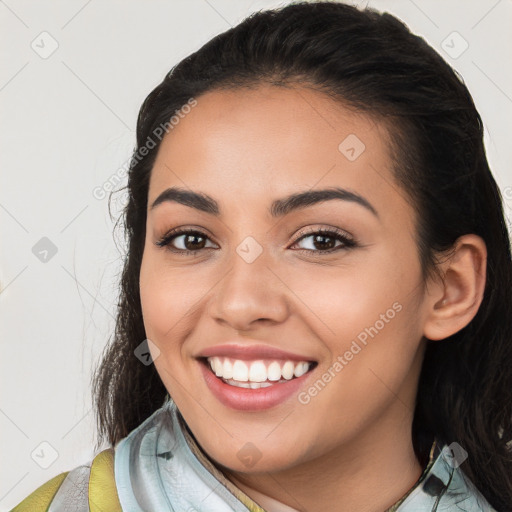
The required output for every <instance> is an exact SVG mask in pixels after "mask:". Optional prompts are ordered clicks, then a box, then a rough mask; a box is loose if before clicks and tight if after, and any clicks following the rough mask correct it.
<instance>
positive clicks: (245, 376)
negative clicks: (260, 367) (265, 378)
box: [233, 359, 249, 382]
mask: <svg viewBox="0 0 512 512" xmlns="http://www.w3.org/2000/svg"><path fill="white" fill-rule="evenodd" d="M233 379H234V380H239V381H242V382H247V381H248V380H249V368H247V365H246V364H245V363H244V362H243V361H240V360H239V359H237V360H236V361H235V363H234V364H233Z"/></svg>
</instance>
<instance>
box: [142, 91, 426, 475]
mask: <svg viewBox="0 0 512 512" xmlns="http://www.w3.org/2000/svg"><path fill="white" fill-rule="evenodd" d="M196 99H197V105H196V106H194V107H191V109H190V112H189V113H188V114H186V115H183V117H182V118H180V120H179V123H178V124H177V125H175V126H174V128H173V129H172V130H171V131H170V132H169V133H168V134H167V135H166V136H165V137H164V140H163V142H162V144H161V147H160V149H159V152H158V156H157V159H156V162H155V165H154V168H153V170H152V174H151V180H150V187H149V196H148V212H147V232H146V240H145V248H144V256H143V261H142V268H141V273H140V291H141V301H142V310H143V316H144V325H145V329H146V334H147V337H148V339H149V340H150V341H151V342H152V343H153V344H154V345H153V347H155V346H156V347H157V348H158V350H156V349H155V348H153V350H152V352H153V354H154V357H155V365H156V369H157V371H158V373H159V375H160V377H161V379H162V381H163V383H164V385H165V386H166V388H167V390H168V391H169V393H170V395H171V396H172V397H173V399H174V401H175V402H176V403H177V406H178V408H179V410H180V411H181V413H182V415H183V416H184V418H185V420H186V422H187V424H188V425H189V427H190V429H191V430H192V432H193V433H194V435H195V437H196V439H197V441H198V442H199V443H200V445H201V446H202V447H203V449H204V450H205V451H206V452H207V453H208V454H209V455H210V456H211V457H212V458H213V459H214V460H215V461H216V462H217V463H219V464H220V465H222V466H225V467H227V468H230V469H232V470H233V471H241V472H251V471H254V472H259V471H277V470H280V469H286V468H291V467H295V466H298V465H300V464H304V463H311V462H313V461H314V460H321V459H322V458H323V459H325V458H329V457H331V456H332V457H334V456H336V454H339V453H343V454H344V455H345V456H348V457H351V456H353V457H356V456H359V457H362V458H363V459H364V457H365V453H367V454H368V457H371V454H372V452H373V450H374V448H375V447H376V446H377V445H378V444H379V443H381V442H382V439H384V438H386V436H397V435H398V436H403V439H409V440H410V424H411V421H412V416H413V410H414V400H415V394H416V386H417V379H418V375H419V371H420V368H421V362H422V356H423V350H424V343H423V341H424V338H423V334H424V333H423V326H424V322H425V312H426V309H427V296H426V295H425V292H424V288H423V286H422V281H421V270H420V264H419V258H418V253H417V248H416V245H415V241H414V210H413V207H412V206H411V205H410V204H409V203H408V201H407V199H406V196H405V193H404V192H403V190H402V189H400V188H399V187H398V185H397V184H396V183H395V181H394V179H393V176H392V172H391V165H392V164H391V157H390V148H389V144H388V142H387V140H388V139H387V132H386V130H385V129H384V127H383V126H382V125H379V124H378V123H376V122H374V121H372V120H371V119H369V118H368V117H364V116H362V115H361V114H356V113H354V112H353V111H349V110H348V109H346V108H344V107H343V106H342V105H341V104H339V103H336V102H334V101H333V100H331V99H329V98H328V97H326V96H324V95H322V94H320V93H318V92H314V91H312V90H309V89H305V88H297V89H287V88H277V87H272V86H260V87H258V88H256V89H253V90H236V91H215V92H209V93H206V94H204V95H203V96H200V97H199V98H196ZM187 111H188V109H187ZM170 188H179V189H181V190H182V191H184V193H185V194H201V195H203V197H204V196H208V198H209V201H214V204H213V205H212V204H207V201H205V200H204V199H203V200H202V201H199V200H198V199H197V200H191V199H190V198H187V197H188V196H185V195H181V196H179V195H176V194H174V195H170V194H168V196H167V200H165V198H163V199H162V200H161V201H159V204H158V205H157V206H155V207H153V208H152V205H153V203H154V201H155V200H156V199H157V198H159V196H160V195H161V194H162V193H164V192H165V191H166V190H168V189H170ZM324 190H338V192H339V195H338V196H335V195H331V196H330V199H326V198H325V197H324V199H323V200H321V201H318V200H317V199H319V196H317V195H315V193H316V192H317V191H324ZM343 190H345V191H347V192H343ZM348 192H350V194H352V195H349V194H348ZM297 194H298V195H299V199H298V200H295V201H293V200H292V201H289V200H287V198H289V197H290V196H293V195H297ZM302 194H306V196H305V198H306V200H303V199H304V197H303V198H302V199H300V197H301V196H300V195H302ZM308 197H309V199H307V198H308ZM184 203H186V204H184ZM177 228H180V229H190V230H194V231H196V232H198V233H196V234H195V235H192V236H190V235H186V234H185V235H183V234H181V235H179V234H178V235H177V236H174V238H171V239H170V241H169V240H168V241H169V243H168V245H166V246H158V245H157V242H158V241H159V240H160V239H161V238H162V237H164V235H166V233H168V232H169V231H170V230H171V229H177ZM320 230H325V231H327V232H328V233H327V234H326V233H321V232H320V233H319V231H320ZM340 236H341V238H340ZM343 237H345V238H346V239H348V240H349V241H347V240H345V239H344V238H343ZM350 240H351V241H352V242H350ZM194 249H195V251H196V252H193V253H186V252H185V251H186V250H189V251H192V250H194ZM173 250H174V252H173ZM150 346H151V344H150ZM219 346H223V347H224V348H223V351H222V350H221V351H219V352H218V353H217V357H218V359H217V361H216V362H215V363H213V364H214V367H216V368H218V371H219V374H220V375H221V376H224V377H225V378H226V379H228V378H229V377H231V378H233V376H234V377H235V379H236V380H238V381H242V382H245V381H244V379H247V378H250V381H253V382H255V386H254V389H252V388H251V387H245V388H244V387H240V386H232V385H230V384H228V383H225V382H224V381H223V380H222V378H221V377H217V376H215V375H214V373H213V372H212V371H211V370H209V369H208V368H209V365H208V361H206V363H205V360H204V359H201V358H200V357H199V356H202V355H205V354H206V355H208V354H209V353H213V352H210V351H211V350H212V349H215V348H216V347H219ZM269 348H270V349H278V350H281V351H285V352H286V353H287V354H276V353H274V354H273V353H271V352H269V351H267V352H265V350H264V349H269ZM237 349H238V351H237ZM247 349H252V351H251V350H247ZM158 351H159V352H158ZM255 361H259V362H258V363H255V364H253V363H254V362H255ZM287 361H288V362H287ZM300 361H304V362H305V363H308V364H304V365H303V364H301V363H300ZM212 362H213V360H212ZM312 362H314V363H312ZM306 368H309V371H308V372H307V373H305V374H303V375H301V372H302V371H304V370H305V369H306ZM233 372H234V373H233ZM293 372H296V374H297V375H299V377H295V373H293ZM292 374H293V375H294V376H293V377H292ZM291 377H292V378H291ZM262 379H266V381H265V384H264V385H263V387H259V384H257V381H261V380H262ZM275 379H279V380H284V382H277V381H276V380H275ZM242 385H244V384H242ZM245 385H246V386H250V384H248V383H246V384H245ZM319 458H320V459H319Z"/></svg>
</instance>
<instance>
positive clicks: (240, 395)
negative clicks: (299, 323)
mask: <svg viewBox="0 0 512 512" xmlns="http://www.w3.org/2000/svg"><path fill="white" fill-rule="evenodd" d="M198 362H199V366H200V367H201V371H202V372H203V377H204V380H205V381H206V384H207V386H208V387H209V388H210V391H211V392H212V393H213V394H214V395H215V396H216V397H217V399H218V400H219V401H220V402H221V403H223V404H224V405H225V406H226V407H230V408H232V409H238V410H240V411H261V410H263V409H269V408H270V407H274V406H276V405H278V404H280V403H282V402H284V401H285V400H287V399H288V398H290V396H292V395H293V394H295V393H297V392H298V390H299V389H300V387H301V386H302V385H303V384H304V382H305V380H306V379H307V378H308V377H309V375H310V373H311V371H308V372H306V373H305V374H304V375H301V376H300V377H295V378H293V379H290V380H289V381H287V382H280V383H276V384H273V385H272V386H268V387H265V388H258V389H249V388H240V387H236V386H230V385H229V384H226V383H225V382H224V381H222V379H220V378H219V377H217V376H216V375H215V374H214V373H213V372H212V371H211V370H209V369H208V367H207V366H206V364H208V363H206V364H204V363H203V362H201V361H198Z"/></svg>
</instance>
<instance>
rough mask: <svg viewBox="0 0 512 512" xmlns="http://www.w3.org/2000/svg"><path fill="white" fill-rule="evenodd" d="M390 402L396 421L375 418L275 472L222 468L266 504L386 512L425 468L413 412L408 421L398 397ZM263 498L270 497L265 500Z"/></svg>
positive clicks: (310, 510) (315, 510) (310, 511)
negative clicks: (339, 442)
mask: <svg viewBox="0 0 512 512" xmlns="http://www.w3.org/2000/svg"><path fill="white" fill-rule="evenodd" d="M394 407H396V408H398V409H400V408H402V422H401V423H400V424H398V425H397V424H396V418H397V416H396V414H397V412H396V410H395V411H394V412H393V413H392V414H390V415H388V418H393V421H392V422H391V423H394V424H392V425H389V424H387V423H390V422H389V421H387V420H386V418H379V419H378V420H377V421H375V422H374V423H372V426H371V427H370V428H368V429H367V431H366V432H360V433H358V435H357V436H356V437H357V438H353V439H351V440H350V442H347V443H344V444H343V445H341V446H338V447H337V448H336V449H334V450H331V451H329V453H327V454H325V455H323V456H320V457H317V458H316V459H314V460H310V461H307V462H304V463H301V464H299V465H296V466H294V467H292V468H289V469H286V470H281V471H277V472H273V473H259V474H250V473H239V472H232V471H231V470H227V468H223V472H224V474H225V475H226V477H227V478H228V479H229V480H231V481H232V482H233V483H234V484H235V485H237V486H238V487H239V488H240V489H242V491H244V492H245V494H247V495H248V496H249V497H250V498H251V499H253V500H254V501H255V502H256V503H258V504H260V505H261V506H262V507H264V508H268V506H269V505H271V506H273V505H274V504H275V501H274V500H277V501H278V502H280V503H283V504H285V505H287V506H288V507H291V509H292V510H307V511H308V512H320V511H322V512H323V511H325V510H350V511H351V512H363V511H364V512H384V511H385V510H387V509H388V508H389V507H391V506H392V505H393V504H395V503H396V502H397V501H398V500H400V498H402V497H403V496H404V494H406V493H407V492H408V491H409V490H410V489H411V487H413V486H414V484H415V483H416V482H417V480H418V479H419V477H420V476H421V473H422V471H423V468H422V467H421V465H420V463H419V461H418V460H417V458H416V456H415V453H414V449H413V445H412V439H411V423H412V415H411V414H409V413H410V411H407V414H406V416H408V420H409V421H407V420H405V418H404V417H403V413H404V411H403V409H404V405H403V404H402V403H401V402H399V401H396V402H395V404H394ZM388 412H391V411H388ZM403 420H405V421H403ZM266 497H269V498H270V500H268V501H267V503H265V501H266ZM266 505H267V507H266ZM276 508H277V507H275V508H273V509H276ZM283 510H285V508H283Z"/></svg>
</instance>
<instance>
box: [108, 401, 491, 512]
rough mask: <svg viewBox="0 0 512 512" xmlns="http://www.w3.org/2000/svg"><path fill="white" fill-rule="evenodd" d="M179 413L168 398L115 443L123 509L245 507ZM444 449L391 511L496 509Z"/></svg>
mask: <svg viewBox="0 0 512 512" xmlns="http://www.w3.org/2000/svg"><path fill="white" fill-rule="evenodd" d="M179 416H180V418H181V415H180V414H179V411H178V409H177V407H176V404H175V403H174V402H173V401H172V400H168V401H167V402H166V403H165V404H164V405H163V406H162V407H161V408H160V409H158V410H157V411H155V412H154V413H153V414H152V415H151V416H150V417H149V418H147V419H146V420H145V421H144V422H143V423H142V424H141V425H140V426H139V427H137V428H136V429H135V430H133V431H132V432H130V434H129V435H128V436H127V437H125V438H124V439H122V440H121V441H120V442H119V443H118V444H117V445H116V447H115V456H114V474H115V480H116V486H117V491H118V495H119V500H120V502H121V506H122V508H123V510H127V511H128V510H129V511H130V512H149V511H156V510H165V511H174V512H186V511H198V512H199V511H202V510H204V511H208V512H228V511H234V512H247V511H248V510H249V509H248V508H247V507H246V506H245V505H244V504H243V503H242V502H241V501H240V500H239V499H238V497H237V496H235V494H233V493H232V492H231V491H230V490H229V489H228V487H226V485H225V484H223V483H222V482H221V481H220V480H219V479H218V478H217V477H216V476H215V475H214V474H213V473H212V472H211V471H209V470H208V468H207V467H206V466H205V465H204V464H203V463H202V462H201V461H200V460H199V459H198V458H197V457H196V455H195V454H194V453H193V451H192V450H191V448H190V446H189V445H188V443H187V439H186V438H185V435H186V434H185V432H184V429H183V427H182V425H181V423H180V418H179ZM181 421H183V420H181ZM448 453H449V451H448V447H446V446H444V447H443V449H442V450H441V449H440V448H439V447H437V450H436V453H435V454H434V457H435V460H434V462H433V464H432V466H431V467H430V469H429V470H428V472H427V473H426V474H425V475H424V477H423V478H422V480H421V481H420V483H419V484H418V485H417V486H416V487H415V488H414V489H413V490H412V491H411V492H410V494H409V495H408V496H407V498H406V499H405V500H404V501H403V502H402V503H401V504H400V506H399V507H398V508H397V509H396V512H453V511H454V510H456V511H461V510H462V511H465V512H496V510H495V509H493V508H492V507H491V506H490V505H489V503H488V502H487V501H486V500H485V498H484V497H483V496H482V495H481V494H480V492H479V491H478V490H477V489H476V488H475V487H474V485H473V484H472V483H471V482H470V481H469V479H468V478H467V477H466V476H465V475H464V473H463V472H462V471H461V469H460V468H459V467H458V466H457V464H454V463H453V460H451V459H450V457H448V456H447V454H448ZM269 512H271V511H269Z"/></svg>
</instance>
